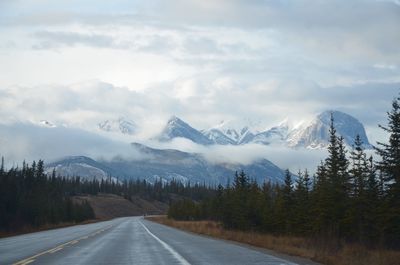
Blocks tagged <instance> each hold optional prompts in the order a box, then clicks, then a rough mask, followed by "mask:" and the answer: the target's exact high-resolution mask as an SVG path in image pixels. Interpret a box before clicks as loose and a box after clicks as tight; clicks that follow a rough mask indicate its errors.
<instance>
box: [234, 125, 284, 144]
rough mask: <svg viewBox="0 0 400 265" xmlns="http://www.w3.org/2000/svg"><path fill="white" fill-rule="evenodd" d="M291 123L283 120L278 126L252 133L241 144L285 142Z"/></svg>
mask: <svg viewBox="0 0 400 265" xmlns="http://www.w3.org/2000/svg"><path fill="white" fill-rule="evenodd" d="M289 130H290V127H289V123H288V122H287V121H286V120H285V121H284V122H281V123H280V124H279V125H278V126H274V127H272V128H271V129H267V130H265V131H261V132H258V133H256V134H253V135H252V137H250V135H249V136H248V137H246V138H245V139H243V141H242V142H240V143H239V144H247V143H256V144H264V145H270V144H283V145H284V144H285V142H286V139H287V136H288V134H289Z"/></svg>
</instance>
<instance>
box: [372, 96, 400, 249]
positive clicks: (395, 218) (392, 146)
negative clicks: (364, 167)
mask: <svg viewBox="0 0 400 265" xmlns="http://www.w3.org/2000/svg"><path fill="white" fill-rule="evenodd" d="M399 100H400V98H395V99H394V100H393V102H392V109H391V111H389V112H387V118H388V125H387V126H382V125H379V127H380V128H382V129H383V130H384V131H385V132H387V133H388V134H389V141H388V143H382V142H378V146H379V147H376V148H375V150H376V152H377V154H378V155H379V156H380V157H381V161H379V162H378V164H377V168H378V170H379V171H380V174H381V175H380V176H381V177H382V180H383V182H384V185H385V187H387V190H386V189H385V188H383V192H384V196H385V204H386V208H387V211H386V214H385V217H386V220H387V221H386V222H385V229H384V230H385V231H384V232H385V239H386V240H385V241H386V243H387V244H389V245H391V246H393V247H395V246H396V247H398V246H400V103H399Z"/></svg>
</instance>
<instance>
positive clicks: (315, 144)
mask: <svg viewBox="0 0 400 265" xmlns="http://www.w3.org/2000/svg"><path fill="white" fill-rule="evenodd" d="M331 113H332V114H333V117H334V123H335V127H336V130H337V133H338V135H340V136H343V138H344V140H345V143H346V144H347V145H348V146H351V145H352V144H353V143H354V138H355V136H356V135H357V134H359V135H360V137H361V139H362V141H363V142H364V146H365V147H366V148H370V147H371V145H370V144H369V141H368V138H367V136H366V133H365V129H364V126H363V125H362V124H361V123H360V122H359V121H358V120H357V119H356V118H354V117H352V116H350V115H348V114H346V113H343V112H340V111H325V112H323V113H321V114H319V115H318V116H317V117H316V118H315V119H314V120H313V121H312V122H311V123H305V124H303V125H302V126H298V127H296V128H292V126H291V125H290V123H289V121H288V120H287V119H286V120H284V121H283V122H281V123H280V124H279V125H278V126H274V127H272V128H270V129H267V130H257V129H255V128H254V127H252V129H250V128H249V127H250V126H246V125H243V124H242V125H238V124H240V123H234V122H222V123H221V124H219V125H217V126H215V127H212V128H211V129H208V130H204V131H202V133H203V134H204V135H205V136H206V137H207V138H208V139H210V140H211V141H212V142H213V143H214V144H223V145H226V144H231V145H242V144H249V143H255V144H263V145H270V144H272V145H282V146H289V147H293V148H297V147H305V148H313V149H320V148H325V147H326V146H327V145H328V140H329V125H330V117H331Z"/></svg>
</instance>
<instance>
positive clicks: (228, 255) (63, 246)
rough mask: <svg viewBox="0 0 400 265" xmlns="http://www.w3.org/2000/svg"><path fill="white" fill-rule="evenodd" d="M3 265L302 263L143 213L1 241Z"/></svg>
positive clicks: (0, 252) (289, 264)
mask: <svg viewBox="0 0 400 265" xmlns="http://www.w3.org/2000/svg"><path fill="white" fill-rule="evenodd" d="M0 264H1V265H3V264H17V265H26V264H71V265H72V264H73V265H78V264H90V265H94V264H104V265H106V264H107V265H109V264H121V265H122V264H157V265H158V264H182V265H188V264H193V265H194V264H221V265H222V264H230V265H231V264H240V265H243V264H269V265H294V264H297V263H293V262H290V261H286V260H284V259H282V258H278V257H275V256H271V255H269V254H267V253H265V252H264V251H260V250H257V249H254V248H250V247H246V246H243V245H240V244H235V243H230V242H227V241H223V240H216V239H211V238H208V237H203V236H198V235H194V234H192V233H187V232H183V231H180V230H177V229H174V228H170V227H166V226H163V225H160V224H157V223H153V222H150V221H147V220H144V219H143V218H140V217H126V218H118V219H114V220H111V221H105V222H99V223H93V224H86V225H77V226H72V227H66V228H60V229H54V230H49V231H43V232H37V233H31V234H26V235H20V236H14V237H9V238H3V239H0ZM303 264H304V263H303Z"/></svg>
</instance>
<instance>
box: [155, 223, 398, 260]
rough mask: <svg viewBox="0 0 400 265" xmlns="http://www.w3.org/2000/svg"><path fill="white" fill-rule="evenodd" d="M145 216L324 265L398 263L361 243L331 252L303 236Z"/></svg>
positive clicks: (386, 252) (394, 253) (392, 253)
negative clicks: (247, 230) (239, 229)
mask: <svg viewBox="0 0 400 265" xmlns="http://www.w3.org/2000/svg"><path fill="white" fill-rule="evenodd" d="M147 219H149V220H151V221H155V222H158V223H161V224H164V225H168V226H171V227H175V228H178V229H181V230H186V231H189V232H193V233H197V234H202V235H207V236H211V237H216V238H221V239H225V240H231V241H236V242H240V243H245V244H249V245H252V246H256V247H261V248H265V249H269V250H273V251H276V252H279V253H284V254H288V255H292V256H299V257H303V258H308V259H311V260H313V261H316V262H319V263H322V264H327V265H399V264H400V252H399V251H390V250H377V249H374V250H372V249H367V248H366V247H363V246H359V245H350V244H347V245H344V247H342V248H340V249H338V250H334V251H332V250H329V249H327V248H326V247H321V245H320V244H315V242H314V243H313V242H312V240H309V239H306V238H301V237H291V236H274V235H269V234H261V233H256V232H242V231H232V230H226V229H223V228H222V226H221V225H220V224H219V223H217V222H214V221H175V220H171V219H168V218H167V217H166V216H157V217H148V218H147Z"/></svg>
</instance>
